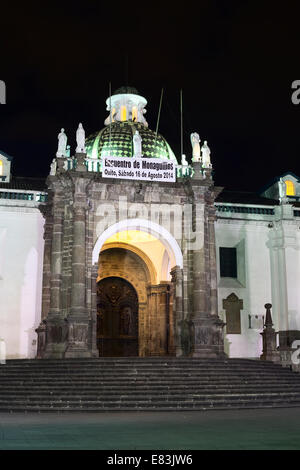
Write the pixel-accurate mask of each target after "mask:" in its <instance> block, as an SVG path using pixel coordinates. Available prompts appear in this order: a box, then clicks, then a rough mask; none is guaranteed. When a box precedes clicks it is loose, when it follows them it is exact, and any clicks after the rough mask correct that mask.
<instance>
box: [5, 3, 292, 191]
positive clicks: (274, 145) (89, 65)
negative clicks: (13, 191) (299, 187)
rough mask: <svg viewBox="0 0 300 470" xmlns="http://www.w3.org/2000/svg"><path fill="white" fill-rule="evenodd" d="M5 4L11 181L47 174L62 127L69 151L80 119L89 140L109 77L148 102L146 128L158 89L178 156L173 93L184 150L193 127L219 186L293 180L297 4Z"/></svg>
mask: <svg viewBox="0 0 300 470" xmlns="http://www.w3.org/2000/svg"><path fill="white" fill-rule="evenodd" d="M5 3H6V5H5V6H4V5H3V4H2V5H1V30H0V35H1V42H0V47H1V60H0V79H2V80H4V81H5V82H6V86H7V104H6V105H2V106H0V149H1V150H4V151H5V152H7V153H8V154H10V155H12V156H14V170H13V172H14V174H17V175H27V176H30V175H31V176H46V175H47V174H48V171H49V165H50V162H51V160H52V158H53V157H54V155H55V152H56V149H57V135H58V133H59V131H60V128H61V127H64V128H65V129H66V133H67V135H68V139H69V143H70V144H71V147H72V150H73V151H74V146H75V132H76V129H77V126H78V123H79V122H82V123H83V125H84V128H85V130H86V134H87V135H88V134H91V133H92V132H95V131H96V130H100V129H101V128H103V127H104V124H103V121H104V119H105V118H106V116H107V112H106V109H105V100H106V98H107V97H108V90H109V88H108V87H109V85H108V84H109V82H110V81H111V83H112V89H113V90H115V89H116V88H118V87H120V86H122V85H126V84H127V85H130V86H134V87H136V88H137V89H138V90H139V92H140V94H141V95H143V96H145V97H146V99H147V100H148V105H147V115H146V118H147V120H148V122H149V125H150V127H151V128H152V129H155V127H156V119H157V113H158V105H159V98H160V92H161V88H162V87H163V88H164V99H163V105H162V113H161V120H160V127H159V132H160V133H161V134H162V135H164V137H165V138H166V139H167V141H168V142H169V144H170V145H171V147H172V148H173V150H174V151H175V153H176V155H179V153H180V113H179V90H180V88H182V89H183V111H184V152H185V153H186V154H187V156H188V159H189V158H190V156H191V145H190V139H189V135H190V133H191V132H198V133H199V134H200V137H201V140H202V141H203V140H205V139H207V140H208V144H209V146H210V148H211V152H212V163H213V166H214V170H215V172H214V180H215V183H216V184H217V185H220V186H225V187H226V189H242V190H253V189H254V190H258V189H259V188H260V187H261V186H263V185H264V184H265V183H267V182H268V181H269V180H271V179H272V178H273V177H274V176H278V175H280V174H282V173H284V172H286V171H288V170H290V171H293V172H294V173H296V174H297V175H299V176H300V132H299V131H300V105H299V106H295V105H293V104H292V101H291V94H292V89H291V84H292V82H293V81H294V80H297V79H300V70H299V69H300V63H299V53H300V35H299V7H297V2H296V1H295V2H293V1H290V2H284V3H283V2H267V1H265V2H264V1H262V2H255V1H242V0H239V1H235V0H226V1H217V0H212V1H198V2H197V4H195V2H192V3H191V2H188V1H184V2H181V3H178V2H176V3H175V2H172V3H169V2H167V1H161V2H157V3H155V2H143V1H140V2H138V3H135V2H124V1H123V2H122V3H121V4H120V5H119V3H118V2H108V1H106V2H100V1H89V0H85V1H84V2H83V1H82V2H81V3H76V2H72V3H70V4H69V3H68V2H66V1H60V2H56V1H55V0H53V1H51V2H36V3H34V2H30V1H29V2H23V3H22V4H20V5H19V6H16V5H13V3H12V2H10V3H11V5H9V2H5ZM195 5H197V6H195ZM126 64H127V65H126Z"/></svg>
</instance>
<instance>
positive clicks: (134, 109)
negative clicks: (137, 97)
mask: <svg viewBox="0 0 300 470" xmlns="http://www.w3.org/2000/svg"><path fill="white" fill-rule="evenodd" d="M132 120H133V121H134V122H136V121H137V107H136V106H133V107H132Z"/></svg>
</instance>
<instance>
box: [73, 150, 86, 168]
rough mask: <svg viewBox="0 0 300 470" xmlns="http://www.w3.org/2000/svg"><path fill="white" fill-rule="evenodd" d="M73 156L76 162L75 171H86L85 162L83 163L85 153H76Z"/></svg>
mask: <svg viewBox="0 0 300 470" xmlns="http://www.w3.org/2000/svg"><path fill="white" fill-rule="evenodd" d="M75 158H76V162H77V163H76V171H87V168H86V164H85V159H86V153H76V154H75Z"/></svg>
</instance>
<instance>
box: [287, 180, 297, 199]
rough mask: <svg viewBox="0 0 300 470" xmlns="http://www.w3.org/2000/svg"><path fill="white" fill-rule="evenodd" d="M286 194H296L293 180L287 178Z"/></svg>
mask: <svg viewBox="0 0 300 470" xmlns="http://www.w3.org/2000/svg"><path fill="white" fill-rule="evenodd" d="M285 184H286V195H287V196H295V185H294V183H293V182H292V181H290V180H286V181H285Z"/></svg>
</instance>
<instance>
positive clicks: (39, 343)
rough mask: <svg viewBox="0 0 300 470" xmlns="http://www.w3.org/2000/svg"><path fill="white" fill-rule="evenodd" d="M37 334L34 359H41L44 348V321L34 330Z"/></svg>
mask: <svg viewBox="0 0 300 470" xmlns="http://www.w3.org/2000/svg"><path fill="white" fill-rule="evenodd" d="M35 332H36V333H37V337H38V339H37V353H36V358H37V359H42V358H43V357H44V353H45V348H46V321H45V320H44V321H42V322H41V323H40V324H39V326H38V328H37V329H36V330H35Z"/></svg>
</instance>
